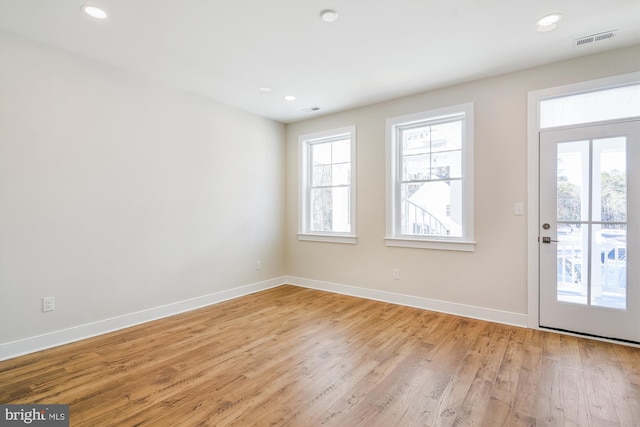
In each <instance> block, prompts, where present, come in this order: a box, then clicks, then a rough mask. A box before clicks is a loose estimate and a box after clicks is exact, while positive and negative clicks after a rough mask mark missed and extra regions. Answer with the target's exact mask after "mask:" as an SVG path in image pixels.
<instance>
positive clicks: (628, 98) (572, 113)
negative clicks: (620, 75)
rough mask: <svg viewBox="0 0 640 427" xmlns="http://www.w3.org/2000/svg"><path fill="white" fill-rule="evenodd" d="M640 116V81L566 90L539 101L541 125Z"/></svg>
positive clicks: (564, 124) (549, 126) (548, 125)
mask: <svg viewBox="0 0 640 427" xmlns="http://www.w3.org/2000/svg"><path fill="white" fill-rule="evenodd" d="M638 116H640V84H637V83H636V84H631V85H623V86H618V87H613V88H604V89H598V90H591V91H586V92H578V93H572V94H569V95H567V94H563V95H561V96H554V97H552V98H547V99H543V100H541V101H540V129H548V128H552V127H558V126H570V125H576V124H584V123H593V122H599V121H607V120H616V119H625V118H630V117H638Z"/></svg>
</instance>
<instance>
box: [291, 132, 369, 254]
mask: <svg viewBox="0 0 640 427" xmlns="http://www.w3.org/2000/svg"><path fill="white" fill-rule="evenodd" d="M355 148H356V129H355V126H349V127H345V128H341V129H334V130H331V131H326V132H321V133H315V134H311V135H302V136H301V137H300V138H299V153H300V159H299V160H300V184H299V185H300V195H299V196H300V197H299V199H300V207H299V221H298V224H299V225H298V239H299V240H314V241H323V242H334V243H356V234H355V229H356V228H355V218H356V215H355V214H356V212H355V200H356V187H355V175H356V170H355V157H356V156H355V153H356V150H355Z"/></svg>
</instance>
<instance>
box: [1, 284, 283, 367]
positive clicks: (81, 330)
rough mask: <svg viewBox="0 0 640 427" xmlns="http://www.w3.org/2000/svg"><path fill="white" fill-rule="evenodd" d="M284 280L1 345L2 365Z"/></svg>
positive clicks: (261, 289) (236, 289) (193, 299)
mask: <svg viewBox="0 0 640 427" xmlns="http://www.w3.org/2000/svg"><path fill="white" fill-rule="evenodd" d="M283 280H284V278H283V277H277V278H274V279H270V280H265V281H263V282H258V283H252V284H250V285H246V286H239V287H237V288H233V289H227V290H224V291H220V292H214V293H212V294H208V295H203V296H200V297H196V298H191V299H188V300H184V301H178V302H175V303H171V304H167V305H163V306H159V307H153V308H149V309H146V310H141V311H137V312H135V313H129V314H125V315H122V316H117V317H112V318H109V319H104V320H99V321H97V322H92V323H87V324H84V325H79V326H74V327H71V328H68V329H62V330H59V331H54V332H49V333H46V334H42V335H37V336H34V337H29V338H24V339H21V340H18V341H13V342H7V343H0V361H1V360H7V359H11V358H14V357H17V356H21V355H24V354H29V353H34V352H36V351H40V350H45V349H47V348H52V347H57V346H60V345H63V344H68V343H71V342H75V341H80V340H82V339H86V338H91V337H95V336H97V335H102V334H106V333H108V332H113V331H117V330H120V329H124V328H128V327H130V326H135V325H139V324H141V323H146V322H150V321H152V320H157V319H161V318H163V317H169V316H173V315H175V314H179V313H184V312H185V311H190V310H195V309H197V308H201V307H205V306H208V305H211V304H217V303H219V302H223V301H227V300H230V299H233V298H238V297H241V296H243V295H248V294H252V293H255V292H260V291H264V290H266V289H270V288H273V287H276V286H280V285H282V284H284V283H285V282H284V281H283Z"/></svg>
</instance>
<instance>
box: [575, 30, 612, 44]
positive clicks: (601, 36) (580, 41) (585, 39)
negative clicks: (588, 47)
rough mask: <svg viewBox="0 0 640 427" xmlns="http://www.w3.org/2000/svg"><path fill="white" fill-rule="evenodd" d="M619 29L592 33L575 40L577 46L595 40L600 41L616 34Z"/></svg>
mask: <svg viewBox="0 0 640 427" xmlns="http://www.w3.org/2000/svg"><path fill="white" fill-rule="evenodd" d="M616 31H617V30H612V31H605V32H604V33H598V34H591V35H590V36H585V37H580V38H579V39H576V40H575V41H574V43H575V45H576V46H582V45H584V44H589V43H593V42H599V41H601V40H607V39H610V38H612V37H613V36H615V35H616Z"/></svg>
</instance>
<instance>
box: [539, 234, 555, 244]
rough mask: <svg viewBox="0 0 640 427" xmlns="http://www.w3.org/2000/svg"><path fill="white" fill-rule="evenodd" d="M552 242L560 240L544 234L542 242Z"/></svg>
mask: <svg viewBox="0 0 640 427" xmlns="http://www.w3.org/2000/svg"><path fill="white" fill-rule="evenodd" d="M551 242H556V243H558V240H553V239H551V237H547V236H543V237H542V243H551Z"/></svg>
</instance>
